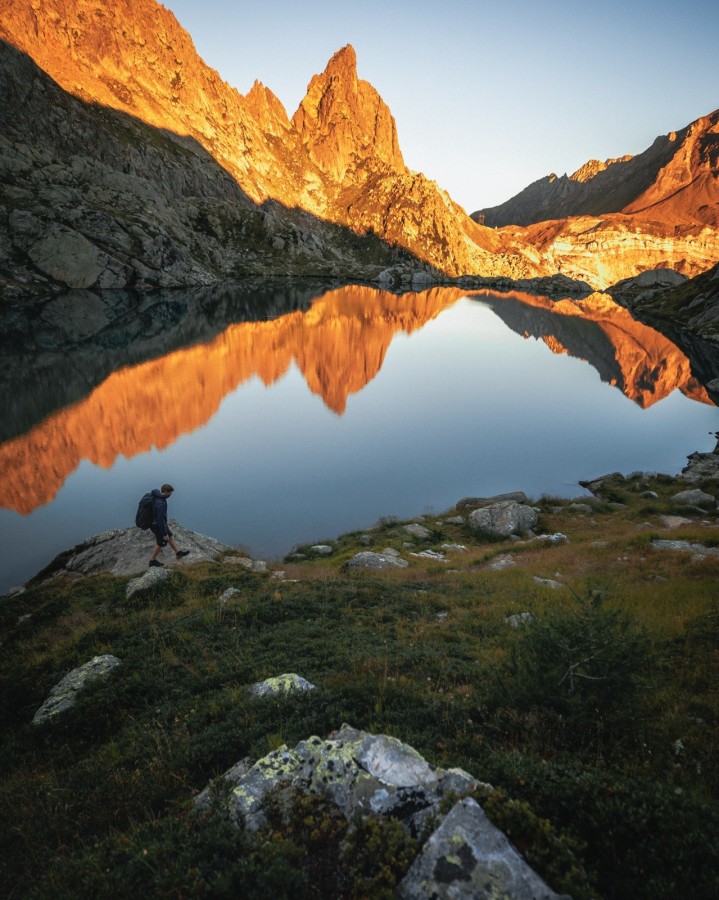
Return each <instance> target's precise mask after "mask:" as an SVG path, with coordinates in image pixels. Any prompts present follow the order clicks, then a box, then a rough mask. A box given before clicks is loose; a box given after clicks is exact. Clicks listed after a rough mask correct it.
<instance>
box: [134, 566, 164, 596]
mask: <svg viewBox="0 0 719 900" xmlns="http://www.w3.org/2000/svg"><path fill="white" fill-rule="evenodd" d="M164 581H167V569H158V568H153V569H147V571H146V572H143V573H142V575H140V576H139V578H133V579H132V581H129V582H128V583H127V587H126V588H125V599H126V600H129V599H130V597H134V596H135V594H140V593H142V592H143V591H151V590H152V589H153V588H156V587H157V586H158V585H160V584H162V583H163V582H164Z"/></svg>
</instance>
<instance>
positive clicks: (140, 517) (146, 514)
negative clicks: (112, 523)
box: [135, 491, 154, 531]
mask: <svg viewBox="0 0 719 900" xmlns="http://www.w3.org/2000/svg"><path fill="white" fill-rule="evenodd" d="M153 499H154V498H153V496H152V491H150V492H149V493H147V494H143V495H142V497H141V498H140V502H139V503H138V504H137V512H136V513H135V525H137V527H138V528H142V530H143V531H144V530H145V529H147V528H149V527H150V525H152V501H153Z"/></svg>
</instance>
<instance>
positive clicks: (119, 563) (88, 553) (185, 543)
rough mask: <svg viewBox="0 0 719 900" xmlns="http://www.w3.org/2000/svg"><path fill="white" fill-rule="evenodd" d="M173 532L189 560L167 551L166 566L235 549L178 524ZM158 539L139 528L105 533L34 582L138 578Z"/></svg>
mask: <svg viewBox="0 0 719 900" xmlns="http://www.w3.org/2000/svg"><path fill="white" fill-rule="evenodd" d="M170 530H171V531H172V533H173V534H174V536H175V541H176V543H177V546H178V547H180V548H181V549H184V550H189V551H190V553H189V555H188V556H185V557H184V558H183V559H181V560H178V559H176V558H175V554H174V553H173V552H172V550H171V548H169V547H167V548H165V549H164V550H163V551H162V552H161V553H160V556H159V560H160V562H162V563H164V564H165V565H166V566H175V565H177V566H181V565H183V564H187V563H196V562H202V561H205V562H207V561H210V560H214V559H217V558H218V556H220V554H222V553H225V552H227V551H231V550H232V548H231V547H228V546H227V545H226V544H222V543H220V541H217V540H215V539H214V538H211V537H207V536H206V535H204V534H198V533H197V532H196V531H190V530H189V529H188V528H183V527H182V525H180V524H178V523H177V522H174V521H171V522H170ZM154 541H155V538H154V536H153V534H152V532H151V531H142V530H141V529H139V528H135V527H134V526H133V527H132V528H120V529H115V530H114V531H104V532H103V533H102V534H97V535H95V536H94V537H91V538H88V539H87V540H86V541H83V542H82V543H81V544H77V546H75V547H73V548H72V549H71V550H65V551H64V553H60V554H59V555H58V556H56V557H55V559H54V560H53V561H52V562H51V563H50V564H49V565H48V566H47V567H46V568H45V569H43V570H42V572H40V573H38V574H37V575H36V576H35V578H34V579H33V581H36V582H37V581H45V580H47V579H48V578H54V577H56V576H58V575H70V576H75V577H80V576H84V575H97V574H98V573H100V572H108V573H109V574H111V575H134V574H136V573H137V572H142V571H144V570H145V569H147V566H148V563H149V560H150V555H151V553H152V549H153V547H154V546H155V544H154Z"/></svg>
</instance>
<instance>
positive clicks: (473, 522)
mask: <svg viewBox="0 0 719 900" xmlns="http://www.w3.org/2000/svg"><path fill="white" fill-rule="evenodd" d="M538 520H539V513H538V512H537V510H536V509H534V508H533V507H532V506H526V505H525V504H524V503H517V502H516V501H515V500H503V501H502V502H500V503H494V504H493V505H492V506H485V507H483V508H482V509H475V510H474V512H472V513H470V515H469V520H468V521H469V526H470V528H473V529H474V530H475V531H484V532H486V533H487V534H491V535H495V536H497V537H509V535H510V534H518V533H520V532H522V531H530V530H531V529H532V528H534V526H535V525H536V524H537V522H538Z"/></svg>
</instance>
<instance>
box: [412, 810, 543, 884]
mask: <svg viewBox="0 0 719 900" xmlns="http://www.w3.org/2000/svg"><path fill="white" fill-rule="evenodd" d="M397 893H398V896H399V897H401V898H404V900H418V898H429V897H431V898H433V900H440V898H445V897H446V898H450V897H451V898H457V900H459V898H467V900H470V898H471V900H495V898H511V900H552V898H557V897H558V896H559V895H558V894H555V892H554V891H553V890H552V889H551V888H550V887H549V886H548V885H547V884H545V882H544V881H543V880H542V879H541V878H540V877H539V875H537V873H536V872H535V871H534V870H533V869H531V868H530V867H529V866H528V865H527V863H526V862H525V861H524V859H523V858H522V857H521V856H520V855H519V853H518V852H517V851H516V850H515V848H514V847H513V846H512V845H511V844H510V842H509V840H508V839H507V837H506V835H504V834H503V833H502V832H501V831H500V830H499V829H498V828H496V827H495V826H494V825H493V824H492V823H491V822H490V821H489V819H488V818H487V816H486V815H485V813H484V812H483V810H482V808H481V806H480V805H479V804H478V803H477V802H476V801H474V800H472V799H471V798H466V799H464V800H460V801H459V802H458V803H456V804H455V805H454V807H453V808H452V810H451V811H450V813H449V815H448V816H447V817H446V818H445V819H444V821H443V822H442V823H441V825H440V826H439V828H437V829H436V831H435V832H434V833H433V834H432V835H431V837H430V838H429V840H428V841H427V843H426V844H425V845H424V847H423V849H422V852H421V853H420V855H419V856H418V857H417V859H416V860H415V861H414V863H413V864H412V866H411V868H410V870H409V872H408V873H407V875H406V876H405V877H404V879H403V880H402V882H401V884H400V885H399V889H398V892H397Z"/></svg>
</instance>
